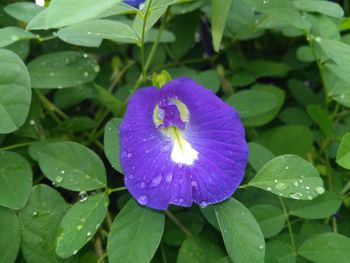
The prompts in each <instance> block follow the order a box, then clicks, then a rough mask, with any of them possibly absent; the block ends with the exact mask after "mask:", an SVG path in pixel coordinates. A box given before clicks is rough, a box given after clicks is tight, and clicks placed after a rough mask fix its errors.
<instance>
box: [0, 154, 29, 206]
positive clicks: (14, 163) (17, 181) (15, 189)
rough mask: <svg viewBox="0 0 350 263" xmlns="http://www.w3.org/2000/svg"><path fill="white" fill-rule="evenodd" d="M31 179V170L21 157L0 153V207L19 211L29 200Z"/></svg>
mask: <svg viewBox="0 0 350 263" xmlns="http://www.w3.org/2000/svg"><path fill="white" fill-rule="evenodd" d="M32 178H33V173H32V169H31V167H30V165H29V164H28V162H27V161H26V160H25V159H24V158H23V157H22V156H21V155H19V154H17V153H14V152H1V151H0V206H5V207H8V208H13V209H21V208H22V207H23V206H24V205H25V204H26V202H27V200H28V198H29V195H30V191H31V188H32Z"/></svg>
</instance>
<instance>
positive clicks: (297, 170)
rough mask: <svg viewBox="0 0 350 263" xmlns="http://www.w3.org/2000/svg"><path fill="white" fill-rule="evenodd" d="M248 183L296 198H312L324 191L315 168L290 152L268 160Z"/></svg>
mask: <svg viewBox="0 0 350 263" xmlns="http://www.w3.org/2000/svg"><path fill="white" fill-rule="evenodd" d="M249 185H251V186H254V187H258V188H261V189H264V190H267V191H269V192H272V193H274V194H277V195H279V196H283V197H287V198H292V199H296V200H312V199H313V198H315V197H316V196H318V195H321V194H323V193H324V191H325V190H324V187H323V181H322V179H321V178H320V176H319V173H318V171H317V169H316V168H315V167H314V166H313V165H312V164H310V163H309V162H307V161H305V160H304V159H303V158H301V157H299V156H297V155H292V154H286V155H282V156H278V157H276V158H274V159H273V160H271V161H269V162H268V163H267V164H266V165H265V166H264V167H263V168H262V169H260V170H259V172H258V173H257V174H256V175H255V177H254V178H253V179H252V180H251V181H250V182H249Z"/></svg>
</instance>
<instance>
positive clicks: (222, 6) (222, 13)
mask: <svg viewBox="0 0 350 263" xmlns="http://www.w3.org/2000/svg"><path fill="white" fill-rule="evenodd" d="M231 4H232V0H212V1H211V5H212V15H211V25H212V30H211V34H212V38H213V46H214V50H215V51H216V52H219V48H220V43H221V40H222V36H223V34H224V29H225V25H226V20H227V17H228V14H229V12H230V8H231Z"/></svg>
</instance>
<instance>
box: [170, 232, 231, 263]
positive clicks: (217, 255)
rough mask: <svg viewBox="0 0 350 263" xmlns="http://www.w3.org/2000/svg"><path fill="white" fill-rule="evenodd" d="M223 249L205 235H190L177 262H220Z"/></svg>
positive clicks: (181, 249)
mask: <svg viewBox="0 0 350 263" xmlns="http://www.w3.org/2000/svg"><path fill="white" fill-rule="evenodd" d="M224 256H225V254H224V253H223V251H222V249H221V248H220V247H219V246H218V245H216V244H215V243H214V242H213V241H212V240H210V239H208V238H206V237H205V236H193V237H188V238H187V239H186V240H185V241H184V242H183V243H182V245H181V247H180V250H179V254H178V256H177V260H176V263H196V262H208V263H210V262H218V261H219V260H220V259H222V258H223V257H224Z"/></svg>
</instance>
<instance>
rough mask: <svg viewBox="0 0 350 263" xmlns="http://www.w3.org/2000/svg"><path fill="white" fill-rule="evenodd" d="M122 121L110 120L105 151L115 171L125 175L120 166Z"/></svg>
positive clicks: (105, 139)
mask: <svg viewBox="0 0 350 263" xmlns="http://www.w3.org/2000/svg"><path fill="white" fill-rule="evenodd" d="M121 122H122V119H119V118H114V119H112V120H110V121H109V122H108V123H107V124H106V127H105V135H104V149H105V154H106V157H107V159H108V161H109V162H110V164H111V165H112V167H113V168H114V169H116V170H117V171H118V172H120V173H123V169H122V167H121V165H120V159H119V156H120V145H119V126H120V124H121Z"/></svg>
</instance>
